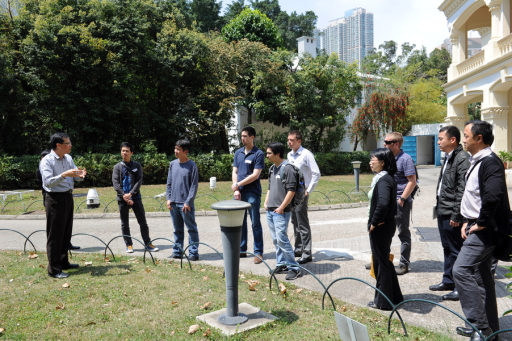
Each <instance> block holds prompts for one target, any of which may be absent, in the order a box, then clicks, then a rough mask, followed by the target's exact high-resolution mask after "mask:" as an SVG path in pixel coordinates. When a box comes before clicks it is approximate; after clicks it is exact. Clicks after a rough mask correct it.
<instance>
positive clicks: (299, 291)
mask: <svg viewBox="0 0 512 341" xmlns="http://www.w3.org/2000/svg"><path fill="white" fill-rule="evenodd" d="M302 290H304V289H302V288H300V289H297V290H295V292H296V293H297V294H300V293H301V291H302Z"/></svg>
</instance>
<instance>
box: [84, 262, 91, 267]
mask: <svg viewBox="0 0 512 341" xmlns="http://www.w3.org/2000/svg"><path fill="white" fill-rule="evenodd" d="M84 265H85V266H87V265H92V262H85V263H84Z"/></svg>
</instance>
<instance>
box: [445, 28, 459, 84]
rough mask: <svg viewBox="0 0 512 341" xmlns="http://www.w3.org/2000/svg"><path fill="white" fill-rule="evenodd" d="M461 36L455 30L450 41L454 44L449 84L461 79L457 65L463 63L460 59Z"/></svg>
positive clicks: (449, 70)
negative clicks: (458, 78) (453, 80)
mask: <svg viewBox="0 0 512 341" xmlns="http://www.w3.org/2000/svg"><path fill="white" fill-rule="evenodd" d="M459 37H460V34H459V33H458V31H457V30H454V31H453V32H452V34H451V35H450V41H451V43H452V63H451V64H450V67H449V68H448V72H447V75H448V82H450V81H451V80H452V79H455V78H457V77H459V72H458V70H457V64H459V63H460V62H461V59H460V50H461V48H460V40H459Z"/></svg>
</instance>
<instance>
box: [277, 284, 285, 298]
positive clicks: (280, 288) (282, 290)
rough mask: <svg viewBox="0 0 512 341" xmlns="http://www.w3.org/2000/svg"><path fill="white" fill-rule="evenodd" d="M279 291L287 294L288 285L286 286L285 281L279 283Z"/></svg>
mask: <svg viewBox="0 0 512 341" xmlns="http://www.w3.org/2000/svg"><path fill="white" fill-rule="evenodd" d="M279 291H280V294H281V295H284V294H286V287H285V286H284V284H283V283H279Z"/></svg>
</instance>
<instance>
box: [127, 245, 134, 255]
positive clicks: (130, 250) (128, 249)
mask: <svg viewBox="0 0 512 341" xmlns="http://www.w3.org/2000/svg"><path fill="white" fill-rule="evenodd" d="M126 253H133V246H131V245H130V246H127V247H126Z"/></svg>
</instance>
